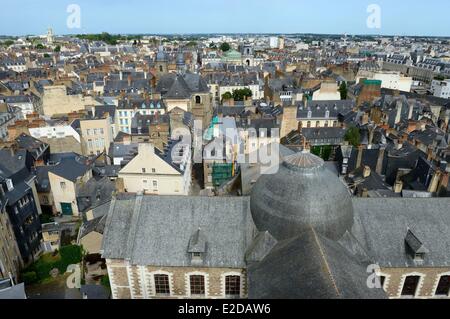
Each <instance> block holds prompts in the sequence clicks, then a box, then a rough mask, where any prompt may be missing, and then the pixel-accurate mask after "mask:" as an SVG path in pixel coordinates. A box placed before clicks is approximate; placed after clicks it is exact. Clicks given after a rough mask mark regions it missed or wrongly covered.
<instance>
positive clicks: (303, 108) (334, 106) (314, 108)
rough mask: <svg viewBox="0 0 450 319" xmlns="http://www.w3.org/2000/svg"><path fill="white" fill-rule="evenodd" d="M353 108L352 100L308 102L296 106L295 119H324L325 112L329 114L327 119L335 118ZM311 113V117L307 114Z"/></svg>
mask: <svg viewBox="0 0 450 319" xmlns="http://www.w3.org/2000/svg"><path fill="white" fill-rule="evenodd" d="M354 107H355V101H354V100H336V101H308V102H307V104H306V105H305V104H304V103H303V102H300V103H298V104H297V108H298V109H297V119H302V120H306V119H326V118H327V117H326V112H327V111H328V112H329V115H328V118H329V119H333V118H337V117H338V115H339V114H342V115H344V114H347V113H348V112H350V111H351V110H352V109H353V108H354ZM309 111H311V117H308V112H309Z"/></svg>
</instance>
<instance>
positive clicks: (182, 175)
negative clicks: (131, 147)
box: [119, 143, 191, 196]
mask: <svg viewBox="0 0 450 319" xmlns="http://www.w3.org/2000/svg"><path fill="white" fill-rule="evenodd" d="M167 152H170V154H171V155H170V156H169V155H168V154H163V153H162V152H161V151H159V150H156V149H155V148H154V146H153V145H152V144H146V143H140V144H139V146H138V155H136V157H135V158H134V159H132V160H131V161H130V162H129V163H128V164H127V165H125V167H124V168H123V169H122V170H121V171H120V172H119V178H121V179H122V180H123V184H124V188H125V191H126V192H129V193H140V192H143V193H144V194H150V195H184V196H186V195H189V190H190V186H191V152H190V146H188V147H186V145H182V144H181V143H178V144H173V145H172V147H171V148H170V149H169V150H167Z"/></svg>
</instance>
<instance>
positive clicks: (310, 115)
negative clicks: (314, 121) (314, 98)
mask: <svg viewBox="0 0 450 319" xmlns="http://www.w3.org/2000/svg"><path fill="white" fill-rule="evenodd" d="M311 117H312V111H311V110H310V111H308V118H309V119H310V118H311Z"/></svg>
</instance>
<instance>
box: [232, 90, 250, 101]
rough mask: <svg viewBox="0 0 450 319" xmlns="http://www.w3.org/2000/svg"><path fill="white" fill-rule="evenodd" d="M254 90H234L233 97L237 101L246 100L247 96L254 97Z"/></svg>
mask: <svg viewBox="0 0 450 319" xmlns="http://www.w3.org/2000/svg"><path fill="white" fill-rule="evenodd" d="M252 95H253V92H252V90H250V89H249V88H244V89H238V90H233V98H234V100H235V101H244V100H245V99H246V98H249V97H252Z"/></svg>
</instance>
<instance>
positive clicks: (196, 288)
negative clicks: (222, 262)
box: [189, 275, 205, 296]
mask: <svg viewBox="0 0 450 319" xmlns="http://www.w3.org/2000/svg"><path fill="white" fill-rule="evenodd" d="M189 284H190V288H191V295H193V296H204V295H205V276H203V275H190V276H189Z"/></svg>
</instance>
